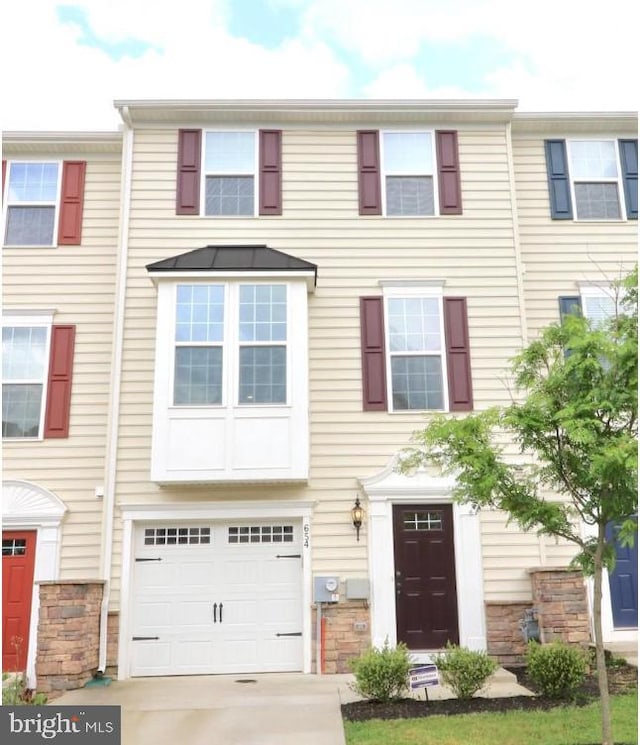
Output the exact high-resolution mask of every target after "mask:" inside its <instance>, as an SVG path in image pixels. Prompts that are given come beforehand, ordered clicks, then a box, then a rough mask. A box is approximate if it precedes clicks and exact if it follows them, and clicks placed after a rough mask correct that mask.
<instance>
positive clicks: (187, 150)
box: [176, 129, 202, 215]
mask: <svg viewBox="0 0 640 745" xmlns="http://www.w3.org/2000/svg"><path fill="white" fill-rule="evenodd" d="M201 148H202V130H200V129H180V130H178V177H177V186H176V215H199V214H200V152H201Z"/></svg>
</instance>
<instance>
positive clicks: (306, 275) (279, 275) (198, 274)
mask: <svg viewBox="0 0 640 745" xmlns="http://www.w3.org/2000/svg"><path fill="white" fill-rule="evenodd" d="M149 277H150V278H151V280H152V281H153V283H154V284H157V283H158V282H161V281H162V280H165V279H166V280H174V281H175V280H184V279H189V280H194V279H200V280H208V281H212V280H213V281H224V280H229V279H234V280H243V279H269V280H272V279H278V280H281V281H283V282H289V281H291V280H299V279H304V280H305V282H306V283H307V288H308V290H309V292H315V272H313V271H311V270H309V271H297V272H296V271H294V272H279V271H277V270H274V271H264V270H261V269H257V270H255V271H212V272H207V271H193V272H184V271H175V272H154V271H150V272H149Z"/></svg>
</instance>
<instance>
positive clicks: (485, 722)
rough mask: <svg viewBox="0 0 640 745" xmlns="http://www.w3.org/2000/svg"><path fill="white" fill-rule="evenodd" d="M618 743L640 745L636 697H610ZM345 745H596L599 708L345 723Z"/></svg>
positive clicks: (588, 707)
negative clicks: (639, 742)
mask: <svg viewBox="0 0 640 745" xmlns="http://www.w3.org/2000/svg"><path fill="white" fill-rule="evenodd" d="M611 702H612V709H613V734H614V739H615V741H616V742H624V743H637V742H638V694H637V692H636V693H633V694H629V695H625V696H613V697H612V699H611ZM344 730H345V734H346V738H347V745H432V744H433V745H497V744H498V743H499V745H586V743H596V742H599V741H600V710H599V707H598V704H597V703H596V704H590V705H589V706H585V707H575V706H571V707H561V708H557V709H552V710H551V711H539V712H538V711H530V712H515V711H512V712H507V713H505V714H465V715H461V716H450V717H444V716H434V717H426V718H423V719H396V720H392V721H382V720H379V719H377V720H371V721H369V722H345V723H344Z"/></svg>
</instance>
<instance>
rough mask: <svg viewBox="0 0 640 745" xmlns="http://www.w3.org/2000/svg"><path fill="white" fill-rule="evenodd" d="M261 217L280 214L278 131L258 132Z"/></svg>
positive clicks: (280, 174) (280, 136)
mask: <svg viewBox="0 0 640 745" xmlns="http://www.w3.org/2000/svg"><path fill="white" fill-rule="evenodd" d="M258 199H259V200H260V201H259V203H260V214H261V215H281V214H282V132H281V131H280V130H279V129H261V130H260V186H259V196H258Z"/></svg>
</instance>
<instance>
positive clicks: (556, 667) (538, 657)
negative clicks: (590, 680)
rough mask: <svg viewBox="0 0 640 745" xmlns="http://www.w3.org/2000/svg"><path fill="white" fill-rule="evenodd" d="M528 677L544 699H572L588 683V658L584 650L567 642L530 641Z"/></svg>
mask: <svg viewBox="0 0 640 745" xmlns="http://www.w3.org/2000/svg"><path fill="white" fill-rule="evenodd" d="M527 674H528V675H529V677H530V678H531V680H532V681H533V682H534V684H535V686H536V687H537V688H538V690H539V691H540V693H542V695H543V696H548V697H549V698H570V697H571V694H572V693H573V692H574V691H575V690H576V689H577V688H578V687H579V686H580V685H581V684H582V683H583V682H584V679H585V676H586V674H587V658H586V655H585V653H584V652H583V651H582V649H580V648H579V647H575V646H569V645H568V644H565V643H564V642H560V641H556V642H552V643H551V644H536V643H535V642H529V646H528V648H527Z"/></svg>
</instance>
